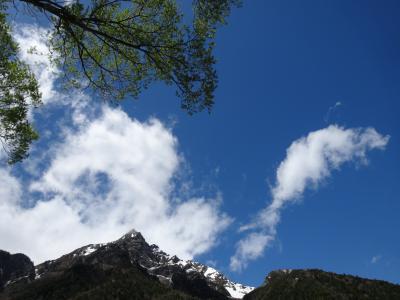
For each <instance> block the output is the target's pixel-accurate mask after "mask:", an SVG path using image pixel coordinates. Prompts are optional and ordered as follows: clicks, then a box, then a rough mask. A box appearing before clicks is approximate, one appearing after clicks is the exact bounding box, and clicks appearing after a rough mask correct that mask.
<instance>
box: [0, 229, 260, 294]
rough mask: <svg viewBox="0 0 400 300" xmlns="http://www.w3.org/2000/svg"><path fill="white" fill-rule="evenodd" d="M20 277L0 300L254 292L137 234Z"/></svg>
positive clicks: (80, 251) (77, 252) (73, 254)
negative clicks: (161, 248) (172, 254)
mask: <svg viewBox="0 0 400 300" xmlns="http://www.w3.org/2000/svg"><path fill="white" fill-rule="evenodd" d="M0 266H1V264H0ZM32 274H34V276H33V275H32ZM18 275H19V277H17V278H16V276H14V277H13V279H14V280H12V281H10V280H9V279H8V280H7V281H4V283H3V285H4V291H3V292H2V293H1V294H0V300H5V299H7V300H22V299H24V300H25V299H32V300H34V299H38V300H39V299H40V300H47V299H48V300H53V299H54V300H56V299H235V298H242V297H243V296H244V295H245V294H246V293H248V292H250V291H251V290H253V288H251V287H246V286H243V285H241V284H237V283H234V282H232V281H230V280H228V279H227V278H226V277H225V276H224V275H223V274H221V273H219V272H218V271H216V270H215V269H213V268H210V267H208V266H205V265H203V264H200V263H197V262H193V261H190V260H189V261H183V260H181V259H179V258H178V257H176V256H170V255H168V254H167V253H165V252H163V251H161V250H160V249H159V248H158V247H157V246H156V245H149V244H148V243H147V242H146V241H145V239H144V238H143V236H142V235H141V234H140V233H139V232H136V231H134V230H133V231H130V232H129V233H127V234H125V235H124V236H123V237H122V238H120V239H119V240H117V241H114V242H111V243H107V244H91V245H88V246H85V247H82V248H79V249H77V250H75V251H73V252H71V253H69V254H66V255H64V256H62V257H60V258H58V259H56V260H52V261H47V262H44V263H42V264H40V265H37V266H35V269H34V273H32V270H28V269H26V272H25V273H24V272H22V273H18ZM22 279H23V280H22Z"/></svg>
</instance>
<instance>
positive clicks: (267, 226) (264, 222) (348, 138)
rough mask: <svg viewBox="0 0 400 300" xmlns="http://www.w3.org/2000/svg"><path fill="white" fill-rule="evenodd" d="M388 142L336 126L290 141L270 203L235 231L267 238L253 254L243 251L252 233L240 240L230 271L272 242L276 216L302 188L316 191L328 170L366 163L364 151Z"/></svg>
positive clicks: (367, 132)
mask: <svg viewBox="0 0 400 300" xmlns="http://www.w3.org/2000/svg"><path fill="white" fill-rule="evenodd" d="M388 141H389V136H382V135H381V134H379V133H378V132H377V131H376V130H375V129H373V128H365V129H344V128H343V127H340V126H337V125H331V126H329V127H326V128H324V129H321V130H317V131H314V132H311V133H309V134H308V135H307V136H306V137H303V138H300V139H298V140H296V141H294V142H293V143H292V144H291V145H290V147H289V148H288V149H287V152H286V158H285V159H284V160H283V161H282V162H281V163H280V165H279V167H278V169H277V172H276V184H275V185H274V186H273V187H272V188H271V194H272V202H271V203H270V204H269V205H268V206H267V207H266V208H265V209H263V210H262V211H261V212H259V214H258V216H257V218H256V219H255V220H254V221H253V222H252V223H250V224H247V225H245V226H242V227H241V228H240V230H239V231H241V232H243V231H247V230H258V231H259V233H258V234H260V235H261V236H265V237H267V236H268V237H269V238H268V239H266V238H264V240H262V241H260V242H259V244H258V245H257V249H256V250H255V254H254V253H252V252H251V250H246V251H244V250H243V248H249V247H254V245H253V244H255V243H250V242H249V241H252V242H253V240H252V239H250V237H252V236H253V234H254V233H250V235H249V236H247V237H245V238H244V239H243V240H241V241H240V242H239V243H238V244H237V247H236V253H235V254H234V256H233V257H232V258H231V268H232V269H233V270H240V269H241V268H243V267H244V266H246V264H247V262H248V261H249V260H253V259H255V258H257V257H258V256H259V255H261V252H262V251H260V248H262V249H264V248H265V247H268V245H269V244H270V242H272V241H273V240H274V237H275V235H276V226H277V224H278V223H279V220H280V213H281V210H282V209H283V208H284V206H285V205H286V204H288V203H291V202H295V201H296V200H298V199H299V198H300V197H301V196H302V194H303V193H304V191H305V189H306V188H308V187H314V188H316V187H317V186H318V184H319V183H320V182H321V181H322V180H324V179H325V178H327V177H329V176H330V174H331V172H332V170H335V169H339V168H340V166H341V165H342V164H343V163H345V162H349V161H358V162H361V163H364V164H365V163H367V157H366V154H367V151H369V150H372V149H384V148H385V146H386V144H387V143H388Z"/></svg>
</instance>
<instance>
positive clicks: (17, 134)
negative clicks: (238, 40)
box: [0, 0, 240, 162]
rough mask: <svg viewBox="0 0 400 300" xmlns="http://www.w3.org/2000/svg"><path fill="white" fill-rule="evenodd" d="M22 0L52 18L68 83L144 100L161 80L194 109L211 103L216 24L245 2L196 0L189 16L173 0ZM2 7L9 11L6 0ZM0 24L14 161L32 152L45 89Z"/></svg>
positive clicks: (5, 117)
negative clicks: (34, 115) (32, 115)
mask: <svg viewBox="0 0 400 300" xmlns="http://www.w3.org/2000/svg"><path fill="white" fill-rule="evenodd" d="M7 2H8V1H5V0H0V3H5V4H7ZM16 2H18V1H14V3H16ZM19 2H23V3H24V4H25V5H27V6H28V7H29V8H32V9H33V11H37V12H40V13H43V14H46V15H47V16H48V17H49V19H50V20H51V23H52V25H53V28H54V30H53V32H52V35H51V36H50V38H49V45H50V48H51V50H52V53H53V55H52V61H53V62H54V63H55V64H57V65H58V67H59V68H60V69H61V70H62V71H63V72H62V73H63V74H65V78H64V80H65V83H66V84H67V85H68V86H74V87H77V88H84V87H89V88H92V89H93V91H95V92H97V93H99V94H101V95H102V96H103V97H104V98H106V99H108V100H111V101H118V100H121V99H123V98H125V97H126V96H133V97H138V95H139V94H140V92H141V91H142V90H143V89H145V88H147V87H148V86H149V84H151V83H152V82H154V81H163V82H165V83H166V84H168V85H174V86H175V87H176V91H177V95H178V96H179V97H180V98H181V101H182V102H181V106H182V108H183V109H184V110H186V111H187V112H188V113H189V114H193V113H195V112H199V111H202V110H204V109H206V110H210V109H211V108H212V106H213V103H214V91H215V89H216V86H217V74H216V71H215V62H216V61H215V58H214V56H213V48H214V46H215V43H214V39H215V33H216V29H217V27H218V25H220V24H224V23H225V20H226V17H227V16H228V15H229V12H230V9H231V7H232V6H234V5H239V4H240V0H194V1H193V15H192V16H189V17H188V16H184V15H183V13H182V11H181V9H180V7H179V6H178V4H177V2H176V1H175V0H90V1H82V2H81V1H79V0H78V1H68V2H66V1H63V0H61V1H57V0H54V1H53V0H20V1H19ZM1 8H2V9H0V11H1V10H2V11H5V7H4V5H3V7H1ZM185 20H190V22H188V21H185ZM0 22H1V25H0V26H1V28H0V30H1V33H0V34H1V41H0V43H1V44H0V47H1V49H3V48H4V47H8V48H7V51H4V52H3V53H1V54H0V60H1V62H0V68H1V69H0V72H1V74H0V76H1V79H2V81H3V82H2V83H1V85H0V101H1V103H2V105H3V103H4V107H3V106H2V107H1V109H2V111H1V113H0V114H1V115H0V118H1V120H0V122H1V125H0V126H1V129H2V136H1V139H2V142H3V145H6V147H8V148H9V149H10V150H9V153H10V162H16V161H19V160H21V159H23V158H24V157H26V153H27V151H28V149H29V144H30V143H31V142H32V140H34V139H35V138H37V134H36V133H35V131H34V130H33V128H32V126H31V124H29V122H28V120H27V109H28V104H33V105H37V104H39V102H40V94H39V92H38V86H37V82H36V80H35V78H34V76H33V75H32V73H31V72H30V71H29V69H28V67H27V66H26V65H24V64H23V63H22V62H21V61H19V60H18V58H17V56H16V52H17V45H16V44H15V43H14V42H13V41H12V38H11V37H10V33H9V32H10V30H9V27H8V26H7V24H6V20H5V15H4V14H2V15H1V20H0ZM3 78H4V79H3Z"/></svg>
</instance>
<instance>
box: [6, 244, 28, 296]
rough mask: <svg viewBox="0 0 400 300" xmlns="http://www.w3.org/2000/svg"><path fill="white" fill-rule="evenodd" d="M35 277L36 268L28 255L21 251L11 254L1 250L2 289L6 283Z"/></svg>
mask: <svg viewBox="0 0 400 300" xmlns="http://www.w3.org/2000/svg"><path fill="white" fill-rule="evenodd" d="M34 277H35V268H34V266H33V263H32V261H31V260H30V259H29V257H28V256H26V255H24V254H21V253H18V254H10V253H8V252H6V251H2V250H0V291H1V290H2V288H3V286H4V285H6V284H9V283H11V282H14V281H16V280H29V279H32V278H34Z"/></svg>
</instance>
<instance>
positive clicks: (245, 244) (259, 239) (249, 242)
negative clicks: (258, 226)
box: [230, 232, 274, 272]
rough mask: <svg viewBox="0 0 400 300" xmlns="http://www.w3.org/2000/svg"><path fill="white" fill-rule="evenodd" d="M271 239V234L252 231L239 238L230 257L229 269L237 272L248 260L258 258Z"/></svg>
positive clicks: (245, 265)
mask: <svg viewBox="0 0 400 300" xmlns="http://www.w3.org/2000/svg"><path fill="white" fill-rule="evenodd" d="M273 239H274V236H272V235H268V234H265V233H262V232H258V233H256V232H253V233H250V234H249V235H247V236H246V237H245V238H244V239H242V240H240V241H239V242H238V243H237V245H236V253H235V255H234V256H233V257H232V258H231V263H230V267H231V270H232V271H236V272H238V271H241V270H242V269H243V268H246V267H247V263H248V261H249V260H254V259H257V258H259V257H260V256H261V255H262V254H263V252H264V249H265V247H266V246H267V245H268V244H269V243H270V242H272V241H273Z"/></svg>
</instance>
